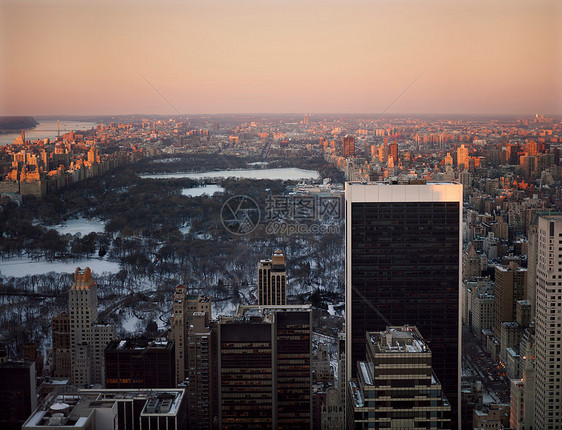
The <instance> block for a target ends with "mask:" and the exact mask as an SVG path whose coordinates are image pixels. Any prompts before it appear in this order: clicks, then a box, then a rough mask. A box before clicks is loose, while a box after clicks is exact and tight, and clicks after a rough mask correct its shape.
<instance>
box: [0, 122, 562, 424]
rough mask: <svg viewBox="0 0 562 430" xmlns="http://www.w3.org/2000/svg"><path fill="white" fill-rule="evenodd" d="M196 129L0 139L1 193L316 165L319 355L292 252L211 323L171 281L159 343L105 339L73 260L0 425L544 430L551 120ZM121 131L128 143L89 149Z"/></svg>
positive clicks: (553, 357)
mask: <svg viewBox="0 0 562 430" xmlns="http://www.w3.org/2000/svg"><path fill="white" fill-rule="evenodd" d="M198 125H200V126H201V127H200V128H198V127H195V126H193V125H189V123H188V122H187V121H183V120H174V121H148V120H143V121H136V122H133V123H131V124H119V125H116V124H112V125H111V126H110V127H108V128H105V127H101V128H99V127H98V129H97V130H95V131H92V132H88V133H84V135H83V136H79V135H78V134H72V135H65V136H63V137H62V138H60V139H57V140H56V141H55V142H54V143H52V144H51V142H42V143H41V142H38V143H35V144H30V143H28V142H26V141H25V137H24V136H22V137H21V139H20V141H18V142H16V143H15V144H14V145H13V146H11V147H9V148H3V151H4V152H3V153H2V158H1V163H3V164H0V168H1V169H2V170H0V172H1V173H3V174H4V178H3V180H2V181H0V192H1V193H2V194H10V193H20V194H22V195H26V194H33V195H37V196H43V195H45V193H47V192H49V190H50V189H53V190H54V189H59V188H61V187H62V186H64V184H68V183H70V182H75V181H78V180H81V179H84V178H85V177H87V176H88V175H87V174H86V173H85V172H88V171H90V172H92V173H91V174H101V173H103V172H104V171H106V170H107V169H109V168H110V167H111V161H110V160H119V159H121V158H119V157H123V156H124V154H126V158H127V160H128V161H133V160H134V159H135V158H137V157H140V156H142V155H143V154H145V153H150V154H156V153H180V152H187V153H189V152H210V153H215V152H221V153H224V154H230V155H240V156H246V157H247V156H250V157H255V158H256V159H257V158H258V157H260V158H261V159H267V158H269V157H278V156H281V155H282V156H299V155H304V154H307V155H308V154H315V155H316V156H322V157H323V158H324V159H325V160H326V161H328V162H329V163H331V164H332V165H333V166H334V167H335V168H337V169H339V170H340V171H341V172H342V173H343V174H344V176H345V178H346V180H347V182H346V185H345V192H343V191H342V190H341V189H339V190H337V193H336V194H337V195H338V196H341V195H342V194H345V196H344V198H345V217H346V224H345V228H346V233H345V239H346V240H345V242H346V247H345V260H346V266H345V267H346V270H345V289H346V291H345V292H346V300H345V318H346V320H345V327H342V332H341V333H340V335H339V337H338V339H331V341H332V342H333V344H334V345H335V346H336V348H335V352H334V351H330V349H329V348H328V346H327V345H324V344H322V342H319V344H317V345H314V347H313V341H312V339H313V336H314V335H315V333H314V330H313V329H314V321H313V312H314V309H313V307H312V306H311V305H310V304H304V305H300V304H299V305H296V304H288V302H287V285H288V280H287V277H288V273H289V274H290V272H288V271H287V265H290V260H289V259H286V257H285V255H284V254H283V252H282V251H279V250H275V251H273V255H272V256H271V258H268V259H263V260H261V261H259V262H257V270H256V274H257V276H256V279H257V283H256V297H257V301H256V304H252V305H240V306H239V307H238V309H237V310H236V312H235V313H233V314H232V315H229V316H220V317H218V318H213V315H212V300H211V299H210V298H209V297H204V296H200V295H192V294H190V288H189V286H188V285H187V286H184V285H178V286H177V287H176V288H175V291H174V294H173V297H171V298H170V300H171V315H172V316H171V319H170V324H169V330H168V333H167V336H166V337H161V338H153V339H116V334H115V328H114V327H113V326H111V325H108V324H104V323H103V322H102V321H99V320H98V314H97V286H96V284H95V282H94V280H93V278H92V275H91V272H90V270H89V269H84V270H82V269H77V271H76V273H75V275H74V276H75V277H74V283H73V284H72V286H71V287H70V290H69V293H68V294H69V305H68V310H67V311H65V312H62V313H60V314H59V315H55V316H53V318H52V358H51V366H50V369H51V373H50V375H49V376H50V377H52V378H55V379H51V380H44V381H43V384H44V385H41V386H40V387H39V388H37V387H36V384H35V374H36V372H38V371H39V368H40V363H41V359H40V357H38V356H37V355H34V354H33V352H32V350H30V351H27V355H28V358H31V359H30V360H28V361H27V362H13V361H8V360H6V359H4V360H3V361H5V363H2V364H0V372H4V373H5V374H6V375H7V376H6V377H12V378H13V381H14V383H13V386H14V387H16V386H17V387H18V388H17V389H18V390H19V391H17V392H18V393H19V394H18V395H19V396H20V397H18V402H20V401H21V402H22V406H21V407H18V408H17V411H15V409H14V408H12V409H9V408H6V409H5V410H6V411H9V412H8V414H9V415H10V416H9V417H8V418H4V417H3V418H2V419H3V420H4V421H0V423H2V425H4V423H6V424H5V425H6V428H9V427H7V426H8V425H10V426H16V427H12V428H17V426H18V425H19V426H20V427H21V425H22V424H23V423H24V422H25V423H24V424H23V428H24V429H51V428H53V429H57V428H60V427H61V426H65V425H74V426H75V427H76V428H84V429H94V428H96V429H97V428H103V425H105V424H100V423H108V422H118V423H119V428H140V427H138V426H137V424H138V425H139V426H142V428H145V426H146V428H152V427H150V426H152V425H155V424H152V423H156V422H158V423H165V425H166V426H168V427H166V428H177V429H180V428H182V429H183V428H190V429H192V428H193V429H214V428H221V429H226V428H229V429H230V428H256V429H257V428H260V429H261V428H272V429H273V428H279V429H305V428H306V429H310V428H314V429H333V430H336V429H344V428H357V429H363V428H377V429H378V428H459V429H460V428H463V429H465V428H466V429H472V428H476V429H481V428H486V429H506V430H507V429H512V430H532V429H535V430H537V429H538V430H556V429H560V428H562V394H561V393H562V389H561V383H560V382H561V380H560V378H561V376H560V359H561V358H562V349H561V348H562V347H561V345H562V342H561V336H560V333H561V326H562V311H561V306H562V299H561V297H562V214H561V213H560V210H561V209H562V191H561V190H562V187H561V180H562V166H561V164H560V146H562V141H561V138H562V129H561V128H560V122H559V121H557V120H555V119H552V118H544V117H543V116H542V115H537V116H536V117H535V118H530V119H529V118H528V119H509V118H504V119H501V120H492V119H485V118H484V119H482V118H480V119H475V120H449V119H447V120H445V119H438V118H437V119H435V120H431V121H430V120H427V119H423V118H422V119H419V118H407V117H405V118H395V119H392V120H379V121H375V120H368V119H367V120H351V119H344V118H314V117H312V116H308V115H307V116H305V117H304V119H303V120H301V121H297V122H294V121H292V122H289V121H284V120H282V119H279V118H277V119H275V118H273V119H271V118H270V119H261V120H256V119H249V120H247V121H243V122H242V123H237V124H233V120H232V119H230V120H228V121H225V123H224V124H219V121H217V120H215V119H213V118H202V119H200V120H199V124H198ZM125 136H128V138H130V139H131V140H130V142H133V141H135V142H136V143H134V144H133V145H132V146H129V147H126V148H125V147H124V148H121V149H120V150H119V152H114V153H112V154H109V153H105V154H104V153H102V150H101V148H103V147H104V145H105V144H108V142H111V141H112V139H113V140H115V141H118V140H119V139H125ZM124 141H126V140H124ZM135 145H137V146H135ZM119 154H120V155H119ZM113 156H115V157H117V158H112V157H113ZM104 163H106V164H104ZM107 163H109V164H107ZM96 166H97V167H96ZM102 166H106V167H102ZM53 168H54V170H53ZM51 172H55V173H52V174H51ZM56 172H58V173H56ZM76 172H83V173H76ZM57 175H59V176H60V178H63V177H66V178H73V179H71V180H70V179H65V180H62V179H61V180H60V181H59V182H56V181H58V179H56V178H58V177H59V176H57ZM73 175H75V176H73ZM76 175H77V176H76ZM81 175H82V176H81ZM49 178H50V179H49ZM42 181H44V182H42ZM55 183H59V184H60V186H59V185H53V184H55ZM16 184H17V186H16ZM22 184H23V185H22ZM29 184H34V185H29ZM42 184H43V185H42ZM49 184H51V185H49ZM10 187H12V188H10ZM14 187H15V188H14ZM30 187H36V188H33V189H34V190H35V191H33V190H32V189H31V188H30ZM37 187H38V188H37ZM50 187H51V188H50ZM43 188H44V191H43ZM309 188H310V186H309ZM316 188H317V190H316V191H318V192H319V193H321V192H327V191H326V190H323V189H322V186H318V187H316ZM30 190H31V191H30ZM311 190H312V188H310V189H308V191H307V186H304V185H301V186H298V187H295V192H303V193H304V192H309V193H310V192H312V191H311ZM316 191H315V192H316ZM330 195H331V196H333V195H334V191H333V189H332V190H331V191H330ZM342 275H343V274H342ZM330 355H333V356H332V357H331V356H330ZM1 356H2V354H1V351H0V358H1ZM334 363H335V364H336V365H334ZM336 367H337V369H336ZM5 369H9V370H8V371H6V370H5ZM4 373H2V374H4ZM38 373H39V372H38ZM53 381H59V383H58V385H57V383H53ZM9 388H11V386H10V387H9ZM3 390H4V391H1V392H0V394H1V396H4V397H1V396H0V399H3V398H7V397H6V396H8V394H6V393H8V392H9V390H6V389H4V388H3ZM38 398H39V403H38V404H37V399H38ZM24 404H25V405H24ZM16 412H17V413H16ZM18 414H19V416H16V415H18ZM94 417H95V419H94ZM68 423H71V424H68ZM160 425H161V426H162V425H164V424H160ZM100 426H102V427H100ZM161 428H162V427H161Z"/></svg>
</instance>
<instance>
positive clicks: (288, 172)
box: [140, 167, 320, 181]
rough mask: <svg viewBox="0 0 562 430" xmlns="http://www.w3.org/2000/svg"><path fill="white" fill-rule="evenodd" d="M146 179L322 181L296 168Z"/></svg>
mask: <svg viewBox="0 0 562 430" xmlns="http://www.w3.org/2000/svg"><path fill="white" fill-rule="evenodd" d="M140 177H141V178H146V179H182V178H190V179H211V178H213V179H214V178H219V179H225V178H232V177H234V178H245V179H281V180H291V181H300V180H303V179H320V174H319V173H318V172H316V171H314V170H303V169H296V168H294V167H288V168H280V169H240V170H217V171H210V172H199V173H193V172H186V173H181V172H180V173H163V174H158V175H140Z"/></svg>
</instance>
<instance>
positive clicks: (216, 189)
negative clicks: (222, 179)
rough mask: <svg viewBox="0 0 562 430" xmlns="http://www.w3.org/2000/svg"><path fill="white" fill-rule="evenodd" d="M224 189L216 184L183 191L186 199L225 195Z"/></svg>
mask: <svg viewBox="0 0 562 430" xmlns="http://www.w3.org/2000/svg"><path fill="white" fill-rule="evenodd" d="M223 192H224V188H223V187H221V186H220V185H216V184H208V185H203V186H201V187H195V188H184V189H183V190H181V194H182V196H186V197H199V196H204V195H206V196H212V195H213V194H215V193H223Z"/></svg>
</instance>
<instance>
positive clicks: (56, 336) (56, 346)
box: [51, 311, 71, 378]
mask: <svg viewBox="0 0 562 430" xmlns="http://www.w3.org/2000/svg"><path fill="white" fill-rule="evenodd" d="M51 331H52V337H53V376H54V377H55V378H70V375H71V366H70V363H71V360H70V318H69V316H68V312H66V311H63V312H61V313H60V314H58V315H56V316H54V317H53V318H52V320H51Z"/></svg>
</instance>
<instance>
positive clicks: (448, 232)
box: [345, 182, 462, 426]
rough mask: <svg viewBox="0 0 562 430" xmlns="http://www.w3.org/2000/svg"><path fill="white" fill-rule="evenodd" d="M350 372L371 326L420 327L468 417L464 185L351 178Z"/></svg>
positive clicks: (448, 390)
mask: <svg viewBox="0 0 562 430" xmlns="http://www.w3.org/2000/svg"><path fill="white" fill-rule="evenodd" d="M345 195H346V245H345V246H346V263H345V264H346V300H345V302H346V305H345V306H346V312H345V313H346V323H345V327H346V359H347V360H346V373H347V375H346V376H347V378H348V379H349V378H350V377H352V376H354V375H355V374H356V371H355V369H354V368H353V363H355V362H357V361H365V332H367V331H382V330H384V329H385V328H386V327H387V326H389V325H393V324H394V325H402V324H411V325H416V326H417V327H418V329H419V330H420V332H422V333H424V337H425V339H426V341H427V342H428V343H429V344H430V345H431V350H432V353H433V369H434V370H435V373H436V374H437V377H438V378H439V380H440V381H441V383H442V385H443V389H444V391H445V394H446V396H447V398H448V399H449V401H450V403H451V411H452V412H451V414H452V415H451V419H452V421H453V423H454V425H455V426H456V425H457V423H458V422H459V421H460V418H459V419H457V416H459V415H458V414H459V412H460V407H459V406H458V404H457V403H458V399H459V398H460V374H461V371H460V370H461V367H460V359H461V350H460V346H461V325H460V311H461V309H460V306H459V302H460V297H461V264H460V260H461V246H462V240H461V225H462V224H461V223H462V185H460V184H445V183H435V184H406V185H402V184H400V185H389V184H380V183H368V184H360V183H353V182H351V183H346V190H345Z"/></svg>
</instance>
